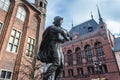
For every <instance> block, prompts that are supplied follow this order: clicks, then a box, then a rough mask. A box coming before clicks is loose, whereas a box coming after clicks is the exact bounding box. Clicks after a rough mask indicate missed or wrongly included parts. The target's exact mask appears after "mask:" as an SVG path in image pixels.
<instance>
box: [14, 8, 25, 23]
mask: <svg viewBox="0 0 120 80" xmlns="http://www.w3.org/2000/svg"><path fill="white" fill-rule="evenodd" d="M20 7H22V6H18V8H17V13H16V18H17V19H19V20H20V21H22V22H25V20H26V16H27V11H26V10H25V8H24V7H22V8H23V9H24V10H25V15H24V16H25V17H24V20H22V19H21V18H18V17H17V14H18V13H19V14H21V13H20V12H19V11H18V10H19V8H20ZM22 16H23V14H22Z"/></svg>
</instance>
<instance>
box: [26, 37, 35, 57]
mask: <svg viewBox="0 0 120 80" xmlns="http://www.w3.org/2000/svg"><path fill="white" fill-rule="evenodd" d="M28 38H32V39H34V49H33V52H34V50H35V43H36V39H35V38H34V37H31V36H28V37H27V44H28ZM27 44H26V49H25V56H26V57H27V58H33V57H30V56H27V55H26V50H27Z"/></svg>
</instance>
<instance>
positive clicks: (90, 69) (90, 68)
mask: <svg viewBox="0 0 120 80" xmlns="http://www.w3.org/2000/svg"><path fill="white" fill-rule="evenodd" d="M87 70H88V73H89V74H94V73H95V70H94V67H93V66H88V67H87Z"/></svg>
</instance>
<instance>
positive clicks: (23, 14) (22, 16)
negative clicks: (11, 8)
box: [16, 6, 26, 22]
mask: <svg viewBox="0 0 120 80" xmlns="http://www.w3.org/2000/svg"><path fill="white" fill-rule="evenodd" d="M16 17H17V18H18V19H20V20H21V21H23V22H24V20H25V18H26V11H25V9H24V8H23V7H21V6H19V7H18V10H17V15H16Z"/></svg>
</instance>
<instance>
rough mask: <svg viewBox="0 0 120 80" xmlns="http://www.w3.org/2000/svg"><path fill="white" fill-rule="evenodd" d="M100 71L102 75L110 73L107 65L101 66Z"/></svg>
mask: <svg viewBox="0 0 120 80" xmlns="http://www.w3.org/2000/svg"><path fill="white" fill-rule="evenodd" d="M99 70H100V73H107V72H108V69H107V66H106V65H105V64H103V65H101V66H99Z"/></svg>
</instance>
